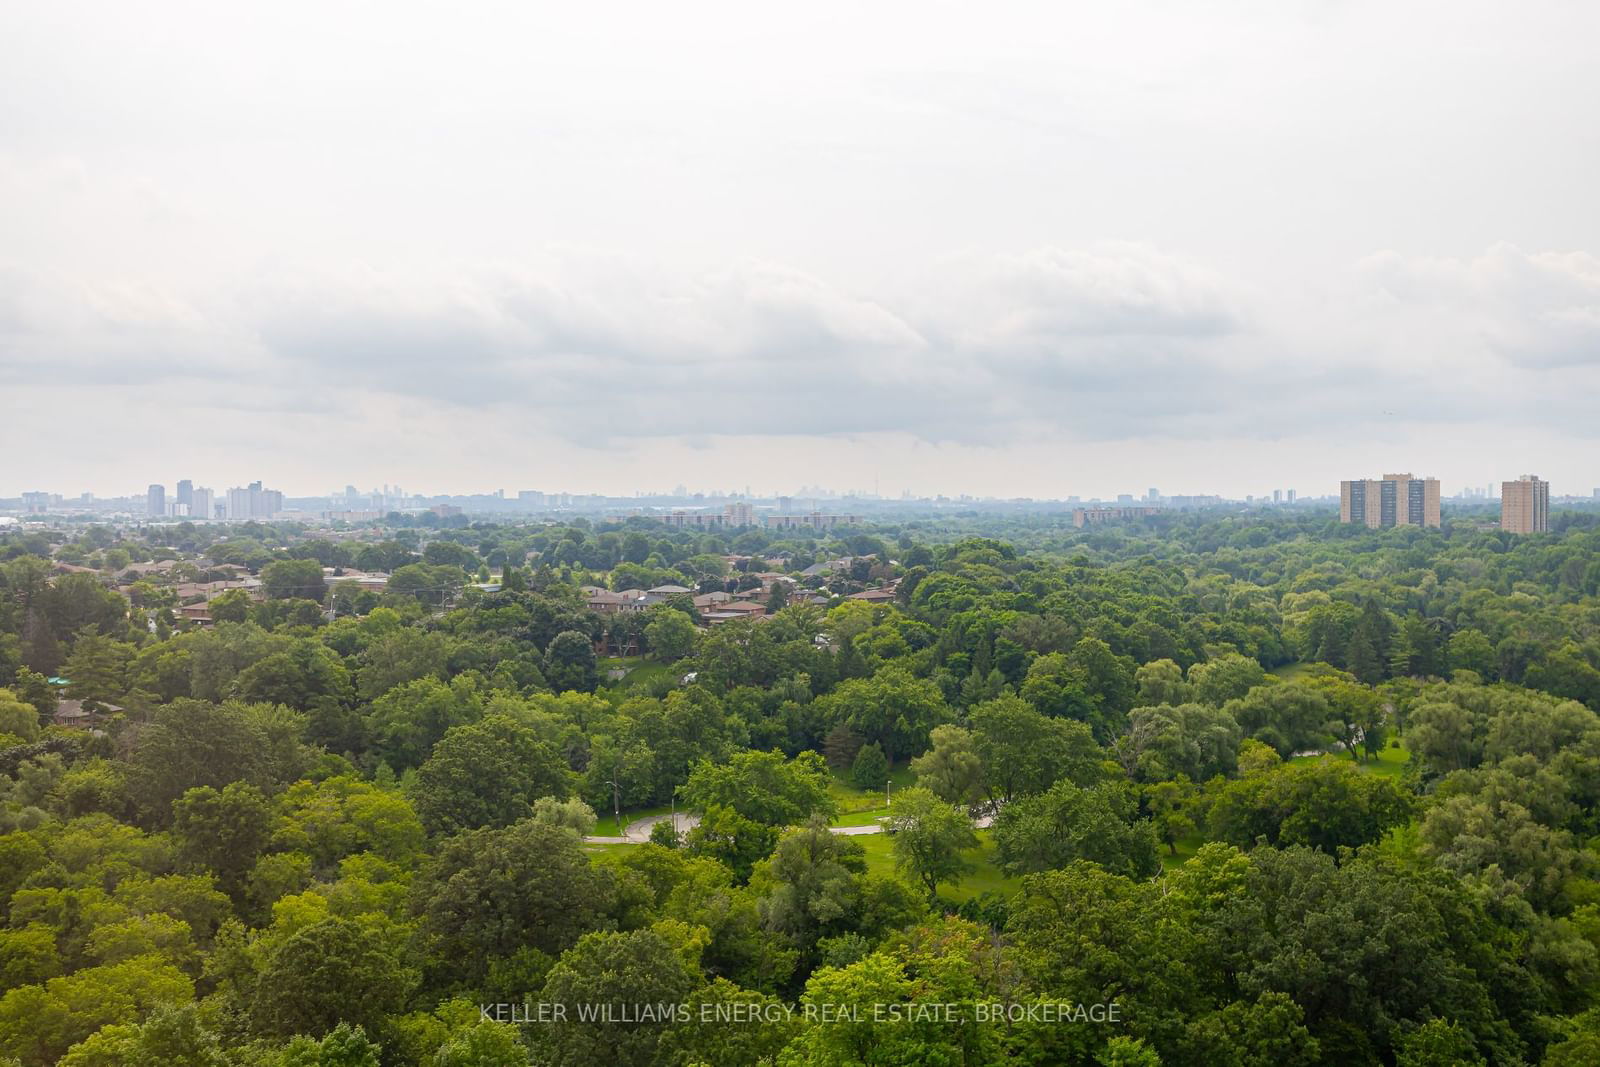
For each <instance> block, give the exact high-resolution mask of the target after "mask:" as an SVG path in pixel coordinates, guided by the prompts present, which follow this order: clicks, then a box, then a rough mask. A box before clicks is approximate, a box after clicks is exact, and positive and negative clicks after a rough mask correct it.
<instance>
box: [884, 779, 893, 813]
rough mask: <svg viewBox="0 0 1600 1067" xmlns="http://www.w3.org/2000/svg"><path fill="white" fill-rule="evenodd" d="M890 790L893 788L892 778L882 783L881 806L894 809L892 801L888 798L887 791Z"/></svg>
mask: <svg viewBox="0 0 1600 1067" xmlns="http://www.w3.org/2000/svg"><path fill="white" fill-rule="evenodd" d="M892 788H894V779H893V778H890V779H888V780H887V781H885V782H884V783H883V806H884V807H886V808H892V807H894V800H893V799H892V798H891V797H890V796H889V790H891V789H892Z"/></svg>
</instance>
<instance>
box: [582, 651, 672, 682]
mask: <svg viewBox="0 0 1600 1067" xmlns="http://www.w3.org/2000/svg"><path fill="white" fill-rule="evenodd" d="M599 667H600V678H601V683H600V684H601V685H602V686H604V687H605V688H607V689H643V688H647V687H648V686H650V685H652V684H654V683H656V682H658V681H663V680H665V681H676V680H677V677H678V674H677V671H676V670H675V669H674V667H673V665H672V664H670V663H661V662H659V661H657V660H653V659H651V658H649V657H648V656H601V657H600V659H599ZM618 667H620V668H621V669H623V670H625V671H627V672H628V673H627V674H626V675H624V676H623V677H622V678H619V679H617V680H616V681H614V682H613V681H607V680H605V679H606V673H607V672H608V671H611V670H613V669H614V668H618Z"/></svg>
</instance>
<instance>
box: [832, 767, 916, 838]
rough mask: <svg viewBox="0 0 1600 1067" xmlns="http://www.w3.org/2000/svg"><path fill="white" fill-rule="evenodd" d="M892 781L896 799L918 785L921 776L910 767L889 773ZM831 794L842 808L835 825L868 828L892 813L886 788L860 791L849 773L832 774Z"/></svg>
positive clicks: (898, 768) (837, 772) (834, 822)
mask: <svg viewBox="0 0 1600 1067" xmlns="http://www.w3.org/2000/svg"><path fill="white" fill-rule="evenodd" d="M889 781H890V782H891V783H893V784H892V785H891V787H890V789H889V795H890V798H891V799H892V798H893V796H894V793H895V792H896V791H898V790H901V789H908V788H910V787H911V786H913V785H915V784H916V782H917V777H916V775H914V774H912V773H911V768H910V767H906V766H901V767H896V768H895V769H894V770H892V771H890V772H889ZM828 795H829V796H830V797H832V798H833V802H834V803H835V804H837V805H838V807H839V817H838V818H836V819H834V820H833V825H835V826H868V825H871V824H872V823H875V822H877V821H878V819H879V817H881V816H884V815H888V814H889V813H890V808H889V806H888V805H887V804H885V803H884V791H883V790H882V789H857V788H856V787H855V785H854V784H852V783H851V781H850V775H849V772H847V771H833V772H832V778H831V779H830V780H829V782H828Z"/></svg>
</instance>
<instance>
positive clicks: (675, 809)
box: [672, 785, 683, 841]
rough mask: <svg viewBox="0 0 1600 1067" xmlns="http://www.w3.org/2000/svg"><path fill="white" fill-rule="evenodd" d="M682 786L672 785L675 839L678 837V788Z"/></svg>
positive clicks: (673, 833) (673, 832)
mask: <svg viewBox="0 0 1600 1067" xmlns="http://www.w3.org/2000/svg"><path fill="white" fill-rule="evenodd" d="M682 788H683V787H682V786H681V785H675V786H673V787H672V839H673V840H674V841H676V840H677V839H678V790H680V789H682Z"/></svg>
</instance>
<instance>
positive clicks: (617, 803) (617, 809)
mask: <svg viewBox="0 0 1600 1067" xmlns="http://www.w3.org/2000/svg"><path fill="white" fill-rule="evenodd" d="M606 785H609V786H610V787H611V814H612V815H613V816H615V817H616V820H617V836H618V837H627V836H628V834H627V831H625V830H623V828H622V787H621V786H620V785H618V784H617V783H616V782H615V781H614V780H612V779H610V778H607V779H606Z"/></svg>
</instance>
